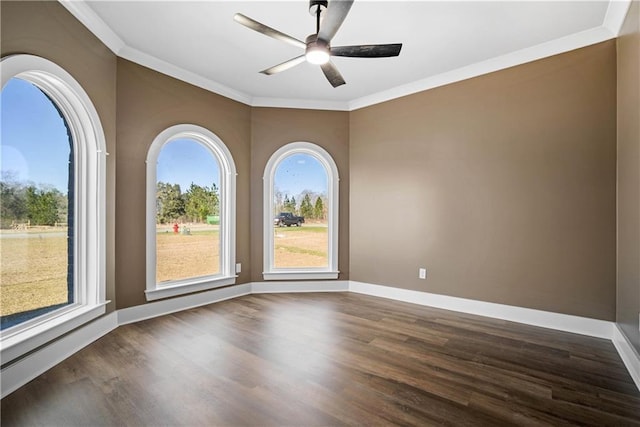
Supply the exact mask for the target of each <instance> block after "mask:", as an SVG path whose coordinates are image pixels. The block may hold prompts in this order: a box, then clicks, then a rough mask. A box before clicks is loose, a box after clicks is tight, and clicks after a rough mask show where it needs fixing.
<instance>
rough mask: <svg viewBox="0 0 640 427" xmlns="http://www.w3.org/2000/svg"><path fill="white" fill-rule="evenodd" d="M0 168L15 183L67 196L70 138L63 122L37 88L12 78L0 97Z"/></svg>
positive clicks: (51, 104)
mask: <svg viewBox="0 0 640 427" xmlns="http://www.w3.org/2000/svg"><path fill="white" fill-rule="evenodd" d="M0 116H1V117H0V142H1V144H0V168H1V170H2V175H3V176H4V175H5V173H7V172H8V173H11V174H12V175H13V178H14V179H15V180H16V181H22V182H33V183H35V184H43V185H50V186H53V187H55V188H57V189H58V190H60V191H61V192H62V193H63V194H66V193H67V181H68V163H69V149H70V148H69V139H68V137H67V129H66V127H65V125H64V120H63V119H62V118H61V117H60V115H59V114H58V111H57V110H56V108H55V107H54V106H53V103H52V102H51V101H50V100H49V98H47V97H46V96H45V95H44V94H43V93H42V92H41V91H40V89H38V88H37V87H35V86H34V85H32V84H31V83H29V82H27V81H25V80H21V79H18V78H13V79H10V80H9V81H8V82H7V84H6V85H5V86H4V87H3V88H2V93H1V94H0Z"/></svg>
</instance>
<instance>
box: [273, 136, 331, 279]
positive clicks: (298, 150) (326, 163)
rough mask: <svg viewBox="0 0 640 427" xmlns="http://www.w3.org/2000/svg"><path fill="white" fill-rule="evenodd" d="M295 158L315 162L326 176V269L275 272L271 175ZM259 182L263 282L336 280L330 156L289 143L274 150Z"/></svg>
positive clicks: (311, 146)
mask: <svg viewBox="0 0 640 427" xmlns="http://www.w3.org/2000/svg"><path fill="white" fill-rule="evenodd" d="M295 154H306V155H309V156H312V157H313V158H314V159H316V160H317V161H318V162H319V163H320V164H321V165H322V166H323V168H324V170H325V172H326V174H327V200H328V203H329V209H328V212H327V229H328V232H329V245H328V246H329V247H328V251H329V253H328V263H327V267H308V268H276V267H275V266H274V261H275V255H274V252H273V250H274V240H273V208H274V204H273V203H274V196H275V195H274V191H273V190H274V180H275V173H276V170H277V168H278V166H279V165H280V162H282V161H283V160H284V159H285V158H287V157H289V156H292V155H295ZM262 180H263V192H262V194H263V197H264V198H263V206H264V209H263V225H262V227H263V242H264V249H263V268H264V270H263V273H262V277H263V279H264V280H328V279H337V278H338V275H339V273H340V272H339V271H338V212H339V211H338V208H339V203H338V200H339V197H338V195H339V184H340V177H339V175H338V167H337V166H336V164H335V162H334V160H333V158H332V157H331V155H330V154H329V153H328V152H327V151H326V150H325V149H324V148H322V147H320V146H319V145H316V144H313V143H310V142H292V143H289V144H287V145H285V146H283V147H281V148H280V149H278V150H277V151H276V152H275V153H273V155H272V156H271V158H269V161H268V162H267V165H266V166H265V169H264V175H263V177H262Z"/></svg>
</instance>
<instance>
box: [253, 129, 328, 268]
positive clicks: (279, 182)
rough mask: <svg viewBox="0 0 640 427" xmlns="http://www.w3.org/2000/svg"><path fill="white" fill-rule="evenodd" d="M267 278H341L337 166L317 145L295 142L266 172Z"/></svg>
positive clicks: (273, 158)
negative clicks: (339, 274) (339, 276)
mask: <svg viewBox="0 0 640 427" xmlns="http://www.w3.org/2000/svg"><path fill="white" fill-rule="evenodd" d="M263 181H264V213H263V221H264V245H265V246H264V273H263V277H264V279H265V280H304V279H336V278H337V277H338V273H339V272H338V183H339V177H338V169H337V167H336V164H335V162H334V161H333V158H332V157H331V155H330V154H329V153H327V151H325V150H324V149H323V148H322V147H319V146H318V145H315V144H312V143H309V142H293V143H290V144H287V145H285V146H284V147H282V148H280V149H279V150H278V151H276V152H275V153H274V154H273V155H272V156H271V158H270V159H269V161H268V162H267V166H266V167H265V171H264V177H263Z"/></svg>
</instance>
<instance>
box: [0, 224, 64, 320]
mask: <svg viewBox="0 0 640 427" xmlns="http://www.w3.org/2000/svg"><path fill="white" fill-rule="evenodd" d="M60 234H62V233H57V234H55V235H52V234H51V235H50V234H47V233H33V234H32V233H30V234H29V237H12V238H6V237H4V236H2V239H1V240H0V265H1V266H2V270H1V273H0V314H1V315H2V316H6V315H9V314H14V313H20V312H23V311H27V310H33V309H36V308H41V307H48V306H50V305H54V304H61V303H65V302H67V238H66V236H64V235H60Z"/></svg>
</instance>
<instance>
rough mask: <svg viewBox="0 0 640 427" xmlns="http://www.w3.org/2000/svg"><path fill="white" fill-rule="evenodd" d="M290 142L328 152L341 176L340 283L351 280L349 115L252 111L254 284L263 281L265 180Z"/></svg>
mask: <svg viewBox="0 0 640 427" xmlns="http://www.w3.org/2000/svg"><path fill="white" fill-rule="evenodd" d="M290 142H312V143H314V144H317V145H319V146H321V147H322V148H324V149H325V150H327V152H328V153H329V154H331V157H333V160H334V161H335V162H336V166H337V167H338V173H339V175H340V190H339V191H340V199H339V203H340V212H339V217H340V218H339V228H340V229H339V233H338V234H339V237H338V238H339V248H338V268H339V270H340V275H339V277H338V278H339V279H340V280H346V279H348V278H349V113H347V112H341V111H319V110H295V109H287V108H253V109H252V116H251V210H252V212H251V260H252V269H251V280H252V281H262V271H263V268H262V264H263V261H262V257H263V249H262V248H263V244H262V240H263V238H262V237H263V227H262V209H263V198H262V176H263V174H264V168H265V166H266V165H267V162H268V161H269V158H270V157H271V155H272V154H273V153H274V152H275V151H276V150H278V149H279V148H280V147H282V146H284V145H286V144H288V143H290Z"/></svg>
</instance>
